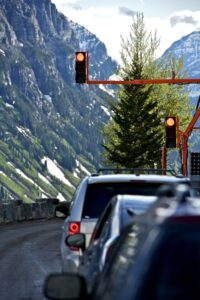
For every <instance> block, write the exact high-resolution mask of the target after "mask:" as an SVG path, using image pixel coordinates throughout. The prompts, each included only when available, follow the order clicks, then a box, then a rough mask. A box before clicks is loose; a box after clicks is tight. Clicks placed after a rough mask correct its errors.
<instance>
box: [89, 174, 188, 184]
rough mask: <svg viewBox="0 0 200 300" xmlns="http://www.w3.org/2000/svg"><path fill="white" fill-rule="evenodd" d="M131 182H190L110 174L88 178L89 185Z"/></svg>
mask: <svg viewBox="0 0 200 300" xmlns="http://www.w3.org/2000/svg"><path fill="white" fill-rule="evenodd" d="M130 181H148V182H161V183H162V182H163V183H166V182H167V183H176V182H190V180H189V178H187V177H180V176H171V175H156V174H139V175H138V174H108V175H93V176H90V177H88V184H95V183H108V182H130Z"/></svg>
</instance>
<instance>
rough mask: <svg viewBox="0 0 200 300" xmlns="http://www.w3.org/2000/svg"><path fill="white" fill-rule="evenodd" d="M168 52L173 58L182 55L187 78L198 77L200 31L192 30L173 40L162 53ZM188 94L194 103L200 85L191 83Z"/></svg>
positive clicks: (166, 54) (199, 76)
mask: <svg viewBox="0 0 200 300" xmlns="http://www.w3.org/2000/svg"><path fill="white" fill-rule="evenodd" d="M170 53H172V54H173V56H174V57H175V58H180V57H183V59H184V65H183V69H184V71H187V77H188V78H200V31H194V32H192V33H190V34H188V35H186V36H184V37H182V38H181V39H180V40H178V41H175V42H174V43H173V44H172V45H171V47H169V48H168V49H167V50H166V51H165V52H164V54H163V56H168V55H169V54H170ZM190 88H191V89H192V91H191V93H190V96H191V100H192V101H191V102H192V104H196V102H197V98H198V97H199V95H200V86H199V85H198V84H195V85H191V86H190Z"/></svg>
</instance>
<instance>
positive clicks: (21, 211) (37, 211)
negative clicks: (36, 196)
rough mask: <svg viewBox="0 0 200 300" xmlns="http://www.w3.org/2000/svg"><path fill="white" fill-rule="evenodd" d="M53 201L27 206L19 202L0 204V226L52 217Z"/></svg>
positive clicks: (48, 200) (38, 202)
mask: <svg viewBox="0 0 200 300" xmlns="http://www.w3.org/2000/svg"><path fill="white" fill-rule="evenodd" d="M52 200H53V199H45V200H41V201H37V202H35V203H31V204H27V203H24V202H23V201H21V200H13V201H9V202H4V203H1V202H0V224H2V223H10V222H15V221H25V220H34V219H49V218H53V217H54V212H55V207H56V205H55V204H54V203H53V201H52Z"/></svg>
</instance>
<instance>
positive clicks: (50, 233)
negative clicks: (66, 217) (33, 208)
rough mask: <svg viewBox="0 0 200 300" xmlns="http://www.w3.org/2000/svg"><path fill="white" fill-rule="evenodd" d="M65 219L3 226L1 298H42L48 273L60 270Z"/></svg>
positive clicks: (0, 231) (1, 229)
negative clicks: (62, 230)
mask: <svg viewBox="0 0 200 300" xmlns="http://www.w3.org/2000/svg"><path fill="white" fill-rule="evenodd" d="M62 224H63V220H62V219H52V220H39V221H38V220H37V221H30V222H22V223H16V224H7V225H0V300H36V299H37V300H43V299H46V298H45V297H44V296H43V283H44V279H45V278H46V276H47V274H49V273H51V272H60V271H61V260H60V239H61V227H62Z"/></svg>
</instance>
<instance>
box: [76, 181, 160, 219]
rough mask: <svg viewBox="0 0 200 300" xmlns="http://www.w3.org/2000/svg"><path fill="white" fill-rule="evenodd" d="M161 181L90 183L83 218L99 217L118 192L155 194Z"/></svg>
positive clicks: (122, 193)
mask: <svg viewBox="0 0 200 300" xmlns="http://www.w3.org/2000/svg"><path fill="white" fill-rule="evenodd" d="M161 184H162V183H161V182H147V181H137V182H135V181H129V182H108V183H103V184H99V183H98V184H90V185H88V188H87V191H86V195H85V201H84V206H83V211H82V217H83V218H99V216H100V215H101V213H102V212H103V210H104V209H105V207H106V205H107V203H108V202H109V200H110V199H111V198H112V197H113V196H115V195H117V194H121V195H124V194H129V195H148V196H150V195H155V194H156V192H157V189H158V187H159V186H160V185H161Z"/></svg>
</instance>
